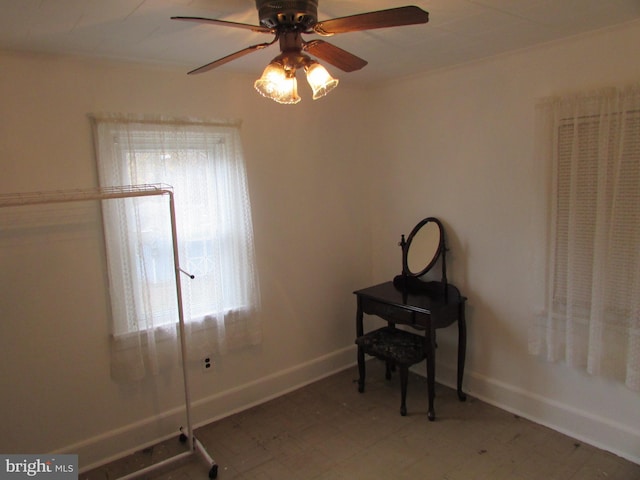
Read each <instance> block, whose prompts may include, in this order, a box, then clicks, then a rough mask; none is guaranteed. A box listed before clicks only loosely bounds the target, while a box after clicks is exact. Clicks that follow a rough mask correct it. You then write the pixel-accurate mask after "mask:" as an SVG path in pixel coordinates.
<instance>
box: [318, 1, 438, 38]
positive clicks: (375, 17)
mask: <svg viewBox="0 0 640 480" xmlns="http://www.w3.org/2000/svg"><path fill="white" fill-rule="evenodd" d="M428 21H429V13H427V12H425V11H424V10H422V9H421V8H419V7H416V6H407V7H398V8H390V9H388V10H378V11H375V12H368V13H361V14H358V15H351V16H348V17H340V18H334V19H332V20H325V21H324V22H318V23H316V24H315V25H314V27H313V29H314V31H315V32H316V33H318V34H320V35H333V34H334V33H346V32H357V31H360V30H373V29H374V28H386V27H399V26H402V25H416V24H418V23H427V22H428Z"/></svg>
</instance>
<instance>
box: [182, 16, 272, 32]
mask: <svg viewBox="0 0 640 480" xmlns="http://www.w3.org/2000/svg"><path fill="white" fill-rule="evenodd" d="M171 20H185V21H187V22H196V23H208V24H211V25H222V26H223V27H233V28H242V29H244V30H251V31H252V32H258V33H273V32H274V31H273V30H272V29H271V28H267V27H261V26H259V25H249V24H248V23H238V22H229V21H227V20H217V19H215V18H203V17H171Z"/></svg>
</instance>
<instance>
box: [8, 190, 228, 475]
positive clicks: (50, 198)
mask: <svg viewBox="0 0 640 480" xmlns="http://www.w3.org/2000/svg"><path fill="white" fill-rule="evenodd" d="M152 195H168V196H169V213H170V218H171V237H172V240H173V264H174V270H175V280H176V298H177V301H178V325H179V332H180V354H181V356H182V374H183V375H182V377H183V381H184V396H185V411H186V421H187V426H186V429H184V428H182V427H180V432H181V433H180V440H181V441H186V442H188V445H189V451H187V452H183V453H179V454H177V455H175V456H173V457H171V458H168V459H166V460H163V461H161V462H158V463H156V464H153V465H150V466H148V467H146V468H143V469H141V470H138V471H136V472H133V473H131V474H129V475H126V476H124V477H121V479H120V480H125V479H126V480H129V479H132V478H138V477H140V476H143V475H147V474H149V473H151V472H154V471H157V470H160V469H163V468H166V467H168V466H170V465H173V464H175V463H177V462H179V461H182V460H184V459H186V458H188V457H190V456H191V455H200V457H201V458H202V459H203V460H204V461H205V462H206V463H207V465H208V466H209V467H210V470H209V478H216V477H217V476H218V465H216V463H215V462H214V461H213V459H212V458H211V456H210V455H209V453H208V452H207V451H206V449H205V448H204V446H203V445H202V443H200V441H199V440H198V439H197V438H196V437H195V435H194V434H193V429H192V424H191V396H190V391H189V375H188V371H187V361H186V359H187V345H186V337H185V325H184V311H183V304H182V285H181V283H180V273H185V274H187V273H186V272H185V271H184V270H183V269H182V268H180V261H179V256H178V238H177V229H176V215H175V205H174V199H173V188H172V187H171V186H169V185H162V184H152V185H128V186H121V187H105V188H92V189H76V190H57V191H46V192H29V193H16V194H0V208H3V207H20V206H25V205H38V204H50V203H66V202H81V201H88V200H112V199H117V198H132V197H146V196H152ZM187 275H189V274H187ZM189 276H190V277H191V278H193V277H192V276H191V275H189Z"/></svg>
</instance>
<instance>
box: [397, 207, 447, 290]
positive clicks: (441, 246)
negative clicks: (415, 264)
mask: <svg viewBox="0 0 640 480" xmlns="http://www.w3.org/2000/svg"><path fill="white" fill-rule="evenodd" d="M429 223H435V224H436V225H437V226H438V230H439V232H440V240H439V242H438V246H437V248H436V251H435V252H434V254H433V258H431V259H429V260H428V262H427V264H426V266H425V267H424V268H423V269H422V270H420V271H417V272H412V271H411V270H410V269H409V263H408V259H409V249H410V248H411V243H412V242H413V240H414V238H415V237H416V235H417V234H418V232H420V230H421V229H422V228H423V227H424V226H425V225H427V224H429ZM400 246H401V247H402V275H403V276H404V277H413V278H417V277H421V276H423V275H424V274H426V273H427V272H428V271H430V270H431V269H432V268H433V266H434V265H435V264H436V262H437V261H438V259H439V258H440V257H442V281H443V282H445V283H446V281H447V269H446V262H445V255H446V251H447V248H446V244H445V236H444V227H443V225H442V223H441V222H440V220H438V219H437V218H435V217H427V218H425V219H423V220H421V221H420V222H418V224H417V225H416V226H415V227H413V230H411V233H409V236H408V237H407V240H406V241H405V240H404V235H403V236H402V241H401V242H400Z"/></svg>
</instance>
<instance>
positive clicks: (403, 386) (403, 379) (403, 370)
mask: <svg viewBox="0 0 640 480" xmlns="http://www.w3.org/2000/svg"><path fill="white" fill-rule="evenodd" d="M408 377H409V367H407V366H406V365H400V395H401V400H400V415H402V416H403V417H404V416H406V415H407V383H408V380H409V378H408Z"/></svg>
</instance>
